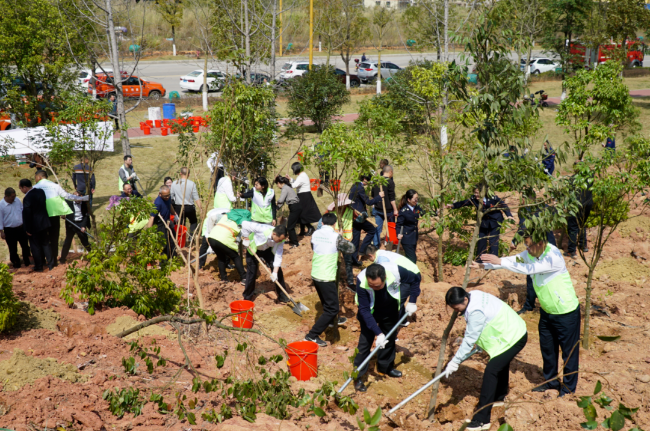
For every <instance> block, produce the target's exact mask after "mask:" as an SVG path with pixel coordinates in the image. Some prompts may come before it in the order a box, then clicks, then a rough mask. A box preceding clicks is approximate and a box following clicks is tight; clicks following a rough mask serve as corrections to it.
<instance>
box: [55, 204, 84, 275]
mask: <svg viewBox="0 0 650 431" xmlns="http://www.w3.org/2000/svg"><path fill="white" fill-rule="evenodd" d="M75 193H76V194H77V195H81V193H80V192H79V191H77V192H75ZM65 202H66V203H67V204H68V206H69V207H70V209H71V210H72V213H71V214H68V215H66V216H65V218H66V220H68V221H66V222H65V240H63V247H62V248H61V259H59V262H61V263H65V261H66V258H67V257H68V252H69V251H70V245H71V244H72V239H73V238H74V236H75V235H77V236H78V237H79V241H81V244H83V246H84V248H85V249H86V250H88V251H90V243H89V242H88V234H87V233H86V230H87V229H89V228H90V216H89V215H88V205H89V203H88V202H74V201H69V200H66V201H65ZM70 222H72V223H74V224H75V225H76V226H75V225H73V224H72V223H70ZM77 226H78V227H77Z"/></svg>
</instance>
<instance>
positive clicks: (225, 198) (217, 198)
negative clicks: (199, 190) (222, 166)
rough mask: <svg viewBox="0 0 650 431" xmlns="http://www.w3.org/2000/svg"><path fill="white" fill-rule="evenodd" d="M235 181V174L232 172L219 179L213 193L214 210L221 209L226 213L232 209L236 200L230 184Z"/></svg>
mask: <svg viewBox="0 0 650 431" xmlns="http://www.w3.org/2000/svg"><path fill="white" fill-rule="evenodd" d="M235 179H236V174H235V173H234V172H231V173H230V175H226V176H223V177H221V179H219V181H218V183H217V187H216V190H215V192H214V209H221V210H224V211H226V212H228V211H230V210H231V209H232V204H233V202H235V201H236V200H237V196H235V191H234V190H233V188H232V182H233V181H235Z"/></svg>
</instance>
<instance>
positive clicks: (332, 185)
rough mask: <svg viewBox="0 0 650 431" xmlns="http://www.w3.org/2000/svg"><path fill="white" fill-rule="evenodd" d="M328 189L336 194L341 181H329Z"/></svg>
mask: <svg viewBox="0 0 650 431" xmlns="http://www.w3.org/2000/svg"><path fill="white" fill-rule="evenodd" d="M330 189H332V191H333V192H338V191H339V190H340V189H341V180H330Z"/></svg>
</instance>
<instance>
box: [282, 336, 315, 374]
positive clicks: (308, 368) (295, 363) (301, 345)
mask: <svg viewBox="0 0 650 431" xmlns="http://www.w3.org/2000/svg"><path fill="white" fill-rule="evenodd" d="M284 350H285V351H286V352H287V355H288V356H289V360H288V361H287V365H288V366H289V371H291V375H292V376H294V377H295V378H296V379H298V380H302V381H305V380H309V379H311V378H312V377H316V376H318V344H316V343H314V342H313V341H295V342H293V343H290V344H288V345H287V348H286V349H284Z"/></svg>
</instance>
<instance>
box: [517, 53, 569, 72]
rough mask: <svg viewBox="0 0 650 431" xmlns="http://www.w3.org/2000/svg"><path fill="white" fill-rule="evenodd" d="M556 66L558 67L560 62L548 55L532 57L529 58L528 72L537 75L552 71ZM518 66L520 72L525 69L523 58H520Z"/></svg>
mask: <svg viewBox="0 0 650 431" xmlns="http://www.w3.org/2000/svg"><path fill="white" fill-rule="evenodd" d="M558 67H560V63H559V62H556V61H554V60H552V59H550V58H548V57H534V58H531V59H530V73H531V74H533V75H538V74H540V73H544V72H552V71H554V70H555V69H557V68H558ZM520 68H521V71H522V72H523V71H524V70H525V69H526V59H525V58H522V59H521V66H520Z"/></svg>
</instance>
